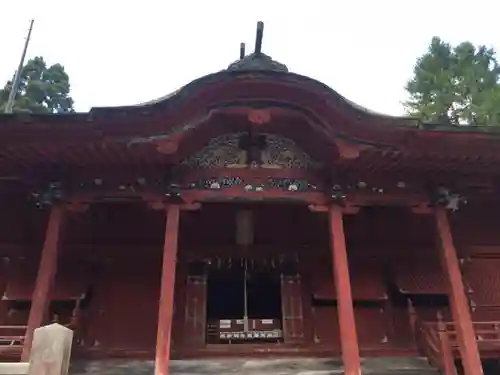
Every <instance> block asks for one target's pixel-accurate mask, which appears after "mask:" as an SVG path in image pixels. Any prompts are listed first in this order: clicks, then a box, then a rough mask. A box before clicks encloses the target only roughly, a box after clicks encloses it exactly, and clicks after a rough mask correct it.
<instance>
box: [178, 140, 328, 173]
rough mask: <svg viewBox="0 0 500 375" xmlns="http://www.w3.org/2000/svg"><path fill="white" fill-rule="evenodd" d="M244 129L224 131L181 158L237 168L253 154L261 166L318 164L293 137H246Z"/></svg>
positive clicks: (203, 164)
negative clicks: (190, 154)
mask: <svg viewBox="0 0 500 375" xmlns="http://www.w3.org/2000/svg"><path fill="white" fill-rule="evenodd" d="M246 137H247V135H246V134H245V133H230V134H223V135H221V136H218V137H216V138H213V139H212V140H210V142H209V143H208V145H207V146H205V147H204V148H203V149H201V150H200V151H198V152H197V153H196V154H194V155H192V156H190V157H189V158H187V159H186V160H184V161H183V162H182V164H184V165H187V166H189V167H192V168H226V167H227V168H238V167H244V166H247V165H248V164H249V162H251V161H250V160H249V157H250V158H251V157H252V156H253V157H254V158H255V157H256V156H257V155H249V154H258V157H257V159H259V160H252V161H256V162H257V163H258V164H259V165H260V166H261V167H263V168H274V169H276V168H278V169H279V168H300V169H301V168H317V167H319V166H320V164H319V163H318V162H316V161H314V160H312V159H311V157H310V156H309V155H307V154H306V153H305V152H304V151H302V150H301V149H300V148H299V147H297V145H296V144H295V142H294V141H292V140H291V139H288V138H284V137H282V136H278V135H276V134H268V133H262V134H259V135H258V136H257V137H256V138H255V139H246Z"/></svg>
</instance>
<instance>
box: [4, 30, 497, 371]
mask: <svg viewBox="0 0 500 375" xmlns="http://www.w3.org/2000/svg"><path fill="white" fill-rule="evenodd" d="M261 40H262V28H258V32H257V42H256V49H255V52H254V53H252V54H250V55H246V56H245V53H244V48H242V51H241V56H240V59H239V60H238V61H236V62H235V63H233V64H231V65H230V66H229V67H228V68H227V69H226V70H223V71H221V72H218V73H215V74H211V75H208V76H205V77H202V78H200V79H197V80H195V81H193V82H191V83H189V84H188V85H186V86H185V87H183V88H182V89H180V90H179V91H177V92H175V93H173V94H172V95H169V96H167V97H165V98H162V99H160V100H157V101H155V102H150V103H146V104H141V105H137V106H127V107H116V108H93V109H92V110H91V111H90V112H88V113H75V114H64V115H37V114H31V115H28V114H12V115H0V173H1V174H0V191H1V197H2V199H1V200H0V205H1V210H0V215H1V224H2V225H1V226H0V251H1V256H2V262H1V266H2V272H1V276H0V278H1V283H0V285H1V287H2V288H3V298H2V300H1V302H0V323H1V324H2V326H1V332H0V340H1V344H2V345H1V346H0V349H1V352H0V353H1V354H2V356H4V357H11V358H15V357H17V358H19V356H20V357H22V359H23V360H25V359H26V358H27V357H28V355H29V352H30V342H31V339H30V338H31V336H32V332H33V329H34V328H36V327H38V326H40V325H41V324H45V323H48V322H51V321H58V322H60V323H62V324H67V325H69V326H70V327H72V328H73V329H74V330H75V332H76V333H75V336H76V339H75V345H74V356H75V357H98V358H110V357H116V356H126V357H128V358H136V357H137V358H139V357H141V358H155V359H156V366H157V370H158V371H159V372H158V373H161V374H165V373H167V372H168V365H169V361H170V358H171V357H172V358H196V357H205V358H206V357H211V356H228V355H235V356H236V355H247V356H252V355H254V356H259V355H266V356H269V355H280V356H284V355H290V356H292V355H293V356H297V355H307V356H342V359H343V361H344V366H345V371H346V374H349V375H353V374H358V373H359V367H360V357H373V356H388V355H390V356H395V355H404V356H413V355H414V356H420V355H425V356H427V357H429V360H430V361H431V363H433V364H434V365H435V366H437V367H439V368H441V369H443V370H445V371H452V370H450V369H451V368H452V367H453V361H454V359H460V360H461V361H462V364H463V368H464V372H465V374H467V375H477V374H480V373H481V371H482V370H481V359H484V358H488V357H494V356H498V355H499V354H500V336H499V333H500V332H499V330H498V329H497V328H498V327H500V292H499V286H500V271H499V270H500V231H499V230H498V222H499V219H500V214H499V208H500V198H499V197H500V195H499V193H500V184H499V183H500V180H499V177H500V140H499V136H498V133H494V132H486V131H484V130H483V129H481V128H471V127H449V126H443V125H439V124H422V123H419V122H418V121H415V120H413V119H409V118H400V117H389V116H384V115H380V114H376V113H373V112H370V111H368V110H366V109H363V108H361V107H359V106H357V105H355V104H353V103H351V102H349V101H348V100H346V99H345V98H343V97H342V96H340V95H339V94H338V93H336V92H335V91H333V90H332V89H330V88H329V87H327V86H325V85H323V84H321V83H320V82H317V81H315V80H313V79H310V78H307V77H304V76H301V75H298V74H294V73H290V72H289V71H288V69H287V68H286V66H284V65H283V64H280V63H278V62H276V61H273V60H272V59H271V58H270V57H269V56H267V55H265V54H263V53H262V52H261V48H260V46H261ZM448 373H450V374H451V373H452V372H448Z"/></svg>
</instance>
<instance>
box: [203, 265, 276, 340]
mask: <svg viewBox="0 0 500 375" xmlns="http://www.w3.org/2000/svg"><path fill="white" fill-rule="evenodd" d="M273 264H274V262H272V261H271V262H269V261H256V260H252V259H230V260H226V261H224V262H219V263H218V264H217V265H216V266H215V267H214V266H213V265H212V267H210V268H209V271H208V279H207V343H209V344H239V343H262V342H280V341H281V339H282V337H283V334H282V327H281V324H282V323H281V321H282V309H281V305H282V303H281V278H280V276H281V273H280V270H279V269H277V268H276V267H273V266H272V265H273Z"/></svg>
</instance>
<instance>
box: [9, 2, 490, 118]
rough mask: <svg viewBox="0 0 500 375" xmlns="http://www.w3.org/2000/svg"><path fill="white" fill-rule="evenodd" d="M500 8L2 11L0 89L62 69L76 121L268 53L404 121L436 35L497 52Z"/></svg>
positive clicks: (137, 6) (23, 7) (39, 5)
mask: <svg viewBox="0 0 500 375" xmlns="http://www.w3.org/2000/svg"><path fill="white" fill-rule="evenodd" d="M499 14H500V2H499V1H496V0H475V1H473V2H465V1H464V2H462V3H460V2H457V1H454V0H420V1H411V2H410V1H401V0H399V1H397V0H392V1H391V0H378V1H373V0H343V1H333V0H308V1H301V0H288V1H284V0H283V1H281V0H267V1H264V0H262V1H261V0H247V1H235V0H233V1H225V0H212V1H206V0H182V1H167V0H163V1H161V0H156V1H155V0H141V1H135V0H122V1H118V0H115V1H110V0H107V1H106V0H99V1H97V0H85V1H82V0H71V1H68V0H65V1H62V0H45V1H40V0H16V1H11V0H3V1H1V11H0V36H1V37H0V41H1V46H0V51H1V52H0V54H1V55H0V56H1V57H0V85H1V86H3V84H4V82H5V81H7V80H8V79H10V78H11V77H12V75H13V73H14V71H15V69H16V67H17V64H18V61H19V58H20V54H21V50H22V47H23V43H24V38H25V35H26V32H27V29H28V26H29V20H30V18H32V17H34V18H35V20H36V21H35V26H34V31H33V35H32V42H31V44H30V47H29V51H28V58H29V57H33V56H40V55H41V56H43V57H44V58H45V59H46V60H47V61H48V63H56V62H59V63H61V64H63V65H64V66H65V68H66V71H67V73H68V74H69V76H70V80H71V81H70V82H71V88H72V96H73V98H74V99H75V104H76V109H77V110H79V111H87V110H88V109H90V108H91V107H92V106H107V105H128V104H138V103H140V102H144V101H148V100H151V99H156V98H158V97H161V96H163V95H166V94H168V93H170V92H172V91H174V90H176V89H178V88H180V87H181V86H183V85H185V84H187V83H188V82H189V81H191V80H193V79H195V78H197V77H200V76H203V75H205V74H208V73H211V72H214V71H218V70H221V69H224V68H225V67H227V65H228V64H229V63H230V62H232V61H234V60H236V59H237V58H238V53H239V43H240V42H246V43H247V52H251V51H253V45H254V39H255V26H256V22H257V21H259V20H262V21H264V22H265V31H264V40H263V52H265V53H267V54H268V55H270V56H272V57H273V58H274V59H276V60H278V61H280V62H282V63H285V64H287V65H288V67H289V69H290V70H291V71H293V72H295V73H299V74H303V75H307V76H310V77H313V78H316V79H318V80H320V81H322V82H324V83H326V84H327V85H329V86H331V87H332V88H334V89H335V90H336V91H338V92H339V93H340V94H342V95H344V96H346V97H347V98H348V99H351V100H353V101H355V102H357V103H358V104H361V105H363V106H366V107H368V108H370V109H372V110H376V111H379V112H384V113H388V114H396V115H397V114H401V113H402V112H403V109H402V105H401V102H402V101H403V100H404V99H405V92H404V85H405V82H406V81H407V80H408V79H409V77H410V76H411V74H412V69H413V65H414V63H415V60H416V58H417V57H418V56H420V55H421V54H422V53H423V52H425V50H426V48H427V46H428V44H429V42H430V40H431V38H432V36H433V35H438V36H441V37H442V38H444V39H445V40H448V41H450V42H452V43H458V42H461V41H463V40H470V41H472V42H474V43H482V44H487V45H489V46H493V47H495V48H496V50H497V51H500V28H499V27H498V15H499Z"/></svg>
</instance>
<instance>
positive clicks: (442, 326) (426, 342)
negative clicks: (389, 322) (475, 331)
mask: <svg viewBox="0 0 500 375" xmlns="http://www.w3.org/2000/svg"><path fill="white" fill-rule="evenodd" d="M409 310H410V324H411V328H412V331H413V335H414V339H415V343H416V344H417V346H418V349H419V350H420V351H421V352H422V354H423V355H424V356H426V357H427V358H428V360H429V363H430V364H431V366H434V367H435V368H437V369H439V370H440V371H441V372H442V373H443V374H444V375H457V369H456V366H455V358H454V355H453V345H452V343H451V342H450V331H448V324H450V323H446V322H444V321H443V317H442V315H441V314H440V313H438V314H437V317H436V321H435V322H424V321H422V320H420V319H419V318H418V316H417V314H416V311H415V309H414V308H413V306H412V305H411V304H410V305H409Z"/></svg>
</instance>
